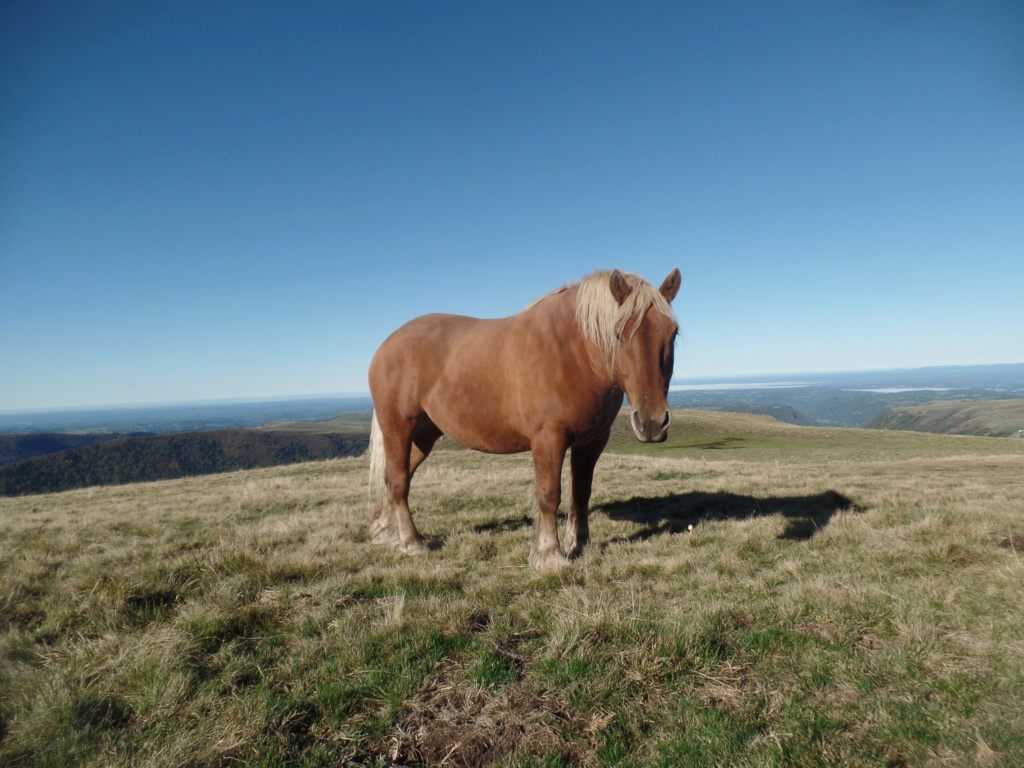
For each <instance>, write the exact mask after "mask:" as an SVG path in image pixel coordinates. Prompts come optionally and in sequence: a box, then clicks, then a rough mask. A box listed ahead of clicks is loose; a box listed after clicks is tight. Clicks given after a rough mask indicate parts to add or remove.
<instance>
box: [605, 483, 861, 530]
mask: <svg viewBox="0 0 1024 768" xmlns="http://www.w3.org/2000/svg"><path fill="white" fill-rule="evenodd" d="M593 511H594V512H598V513H603V514H606V515H608V517H609V518H611V519H612V520H627V521H629V522H631V523H638V524H640V525H643V526H645V527H644V528H643V529H641V530H639V531H637V532H636V533H634V534H633V535H632V536H629V537H627V539H626V540H628V541H646V540H647V539H649V538H651V537H652V536H659V535H662V534H666V533H679V532H682V531H686V530H688V529H689V526H691V525H693V526H696V525H697V524H699V523H702V522H706V521H709V520H749V519H751V518H755V517H768V516H770V515H782V516H783V517H784V518H785V519H786V527H785V529H784V530H783V531H782V533H781V534H779V538H780V539H790V540H794V541H806V540H807V539H810V538H811V537H812V536H814V534H815V533H817V532H818V531H819V530H821V529H822V528H824V527H825V526H826V525H828V524H829V522H830V521H831V520H832V518H833V516H835V514H836V513H838V512H862V511H863V509H862V508H861V507H859V506H858V505H857V504H855V503H854V502H853V501H851V500H850V499H849V498H847V497H846V496H844V495H843V494H841V493H837V492H836V491H825V492H824V493H819V494H817V495H815V496H791V497H775V496H773V497H769V498H759V497H757V496H741V495H739V494H735V493H725V492H719V493H705V492H702V491H691V492H690V493H675V494H672V495H670V496H658V497H642V496H634V497H633V498H632V499H628V500H625V501H611V502H608V503H606V504H600V505H598V506H595V507H594V509H593ZM620 541H621V539H620Z"/></svg>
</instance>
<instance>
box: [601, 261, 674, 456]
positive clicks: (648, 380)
mask: <svg viewBox="0 0 1024 768" xmlns="http://www.w3.org/2000/svg"><path fill="white" fill-rule="evenodd" d="M681 280H682V278H681V276H680V274H679V270H678V269H674V270H672V272H671V274H669V276H668V277H666V278H665V282H664V283H662V284H661V288H659V289H658V293H659V294H660V295H661V298H663V299H664V302H661V301H660V300H656V301H654V302H653V303H652V302H644V304H642V305H641V307H640V309H639V310H638V311H637V312H635V313H632V314H629V315H627V316H626V317H624V318H623V322H622V324H621V326H620V327H619V328H618V329H617V342H618V348H617V350H616V354H615V358H614V359H615V378H616V380H617V382H618V384H619V387H620V388H621V389H622V390H623V391H624V392H625V393H626V397H628V398H629V402H630V405H631V406H632V410H631V412H630V419H629V420H630V424H631V425H632V427H633V432H634V433H635V434H636V438H637V440H639V441H640V442H642V443H661V442H664V441H665V439H666V438H668V424H669V421H670V420H671V418H672V414H671V412H670V411H669V408H668V385H669V382H670V381H671V379H672V364H673V360H674V354H675V342H676V335H677V334H678V332H679V326H678V325H677V323H676V319H675V317H673V315H672V312H671V309H670V308H669V306H668V305H669V303H670V302H671V301H672V300H673V299H674V298H675V297H676V294H677V293H678V292H679V284H680V282H681ZM609 287H610V288H611V292H612V296H613V297H614V298H615V301H617V302H618V303H619V306H620V307H623V308H625V307H626V306H627V302H628V300H629V299H630V295H631V294H632V293H633V292H634V291H635V290H637V289H636V288H634V287H633V286H631V285H630V283H629V282H628V281H627V280H626V278H624V277H623V275H622V273H621V272H619V271H618V270H613V271H612V272H611V274H610V276H609ZM648 290H652V289H650V288H648ZM656 298H657V297H656Z"/></svg>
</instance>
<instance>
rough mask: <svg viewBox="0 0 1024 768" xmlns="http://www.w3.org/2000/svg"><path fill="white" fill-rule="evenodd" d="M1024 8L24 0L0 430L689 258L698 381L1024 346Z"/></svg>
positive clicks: (877, 2) (329, 381) (11, 37)
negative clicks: (39, 414)
mask: <svg viewBox="0 0 1024 768" xmlns="http://www.w3.org/2000/svg"><path fill="white" fill-rule="evenodd" d="M1021 41H1024V3H1021V2H1019V0H1004V1H1003V2H996V1H994V0H973V1H972V2H967V0H964V1H963V2H954V1H953V0H948V1H943V0H933V1H932V0H930V1H928V2H924V1H923V0H919V1H915V0H903V1H901V0H845V1H839V2H825V3H823V2H820V1H818V0H806V1H804V2H788V1H777V2H760V1H758V0H750V1H749V2H730V1H728V0H727V1H725V2H713V3H711V2H700V3H698V2H628V3H627V2H614V3H613V2H591V1H588V2H573V3H568V2H557V1H555V2H552V1H551V0H544V2H501V3H490V2H488V3H481V2H471V1H470V0H467V1H466V2H421V1H419V0H409V1H407V2H389V1H387V0H373V1H371V0H363V1H360V2H342V1H341V0H338V1H335V2H312V1H307V2H279V1H275V2H213V1H210V0H207V1H205V2H194V3H192V2H174V3H167V2H141V1H140V0H130V1H129V0H124V1H123V2H89V3H82V2H74V1H71V0H68V1H66V2H46V1H45V0H42V1H40V0H7V1H6V2H4V3H3V4H2V5H0V410H12V409H21V408H40V409H42V408H51V407H62V406H76V405H94V404H129V403H137V402H163V401H176V400H189V399H204V398H227V397H258V396H278V395H291V394H314V393H341V392H360V391H365V390H366V388H367V385H366V367H367V364H368V362H369V359H370V356H371V355H372V353H373V351H374V349H375V348H376V346H377V345H378V344H379V343H380V342H381V341H382V340H383V339H384V338H385V337H386V336H387V334H388V333H390V332H391V331H392V330H393V329H395V328H396V327H398V326H399V325H400V324H402V323H403V322H405V321H406V320H408V319H409V318H411V317H414V316H416V315H418V314H422V313H425V312H431V311H445V312H456V313H462V314H473V315H480V316H491V317H494V316H502V315H507V314H510V313H512V312H515V311H517V310H518V309H520V308H521V307H522V306H523V305H525V304H526V303H528V302H529V301H530V300H532V299H533V298H535V297H537V296H539V295H541V294H542V293H545V292H547V291H549V290H551V289H553V288H556V287H558V286H560V285H562V284H564V283H566V282H568V281H571V280H573V279H576V278H579V277H581V276H583V275H584V274H587V273H589V272H591V271H592V270H594V269H597V268H608V267H618V268H620V269H626V270H630V271H633V272H638V273H640V274H642V275H644V276H646V277H647V278H648V279H650V280H651V281H652V282H656V283H657V282H659V281H661V280H662V279H663V278H664V277H665V275H666V274H668V272H669V271H670V270H671V269H672V268H673V267H675V266H678V267H679V268H680V269H681V271H682V273H683V288H682V291H681V293H680V295H679V298H678V299H677V300H676V311H677V314H678V316H679V318H680V321H681V326H682V333H683V337H682V340H681V342H680V346H679V350H678V355H677V364H676V375H677V377H693V376H718V375H722V376H724V375H736V374H757V373H786V372H805V371H830V370H854V369H869V368H888V367H913V366H921V365H952V364H976V363H1000V362H1024V43H1022V42H1021Z"/></svg>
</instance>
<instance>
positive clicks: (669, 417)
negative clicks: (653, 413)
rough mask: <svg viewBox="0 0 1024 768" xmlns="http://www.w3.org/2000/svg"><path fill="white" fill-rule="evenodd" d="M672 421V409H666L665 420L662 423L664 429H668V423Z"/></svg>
mask: <svg viewBox="0 0 1024 768" xmlns="http://www.w3.org/2000/svg"><path fill="white" fill-rule="evenodd" d="M671 422H672V411H665V420H664V421H663V422H662V423H661V428H662V429H668V425H669V424H670V423H671Z"/></svg>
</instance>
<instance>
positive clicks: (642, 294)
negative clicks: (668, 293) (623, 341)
mask: <svg viewBox="0 0 1024 768" xmlns="http://www.w3.org/2000/svg"><path fill="white" fill-rule="evenodd" d="M611 274H612V273H611V271H610V270H600V271H598V272H594V273H593V274H591V275H587V276H586V277H584V278H583V279H582V280H580V281H579V283H577V286H578V288H577V293H576V323H577V325H579V327H580V331H581V332H582V333H583V335H584V336H585V337H586V338H588V339H590V340H591V341H592V342H594V343H595V344H596V345H597V346H598V348H599V349H600V350H601V351H602V352H604V354H605V357H606V358H607V360H608V364H609V366H614V364H615V352H616V350H617V349H618V342H619V341H620V337H621V336H622V334H623V333H624V332H625V331H626V326H627V325H628V323H629V321H630V320H631V319H633V318H634V317H641V316H642V315H643V314H644V313H645V312H647V310H648V309H650V308H651V307H654V308H655V309H657V310H658V311H659V312H660V313H661V314H663V315H664V316H665V317H668V318H670V319H671V320H672V321H673V322H675V321H676V316H675V314H674V313H673V312H672V307H671V305H670V304H669V303H668V301H666V300H665V297H664V296H662V295H661V293H660V292H659V291H658V289H657V288H655V287H654V286H653V285H651V284H650V283H649V282H647V281H646V280H644V279H643V278H642V277H640V276H639V275H634V274H633V273H632V272H620V273H619V274H621V275H622V277H623V278H624V279H625V281H626V283H627V284H628V285H629V287H630V288H631V289H632V290H631V291H630V293H629V296H627V297H626V300H625V301H624V302H622V304H619V303H618V302H617V301H616V300H615V297H614V296H613V295H612V292H611V288H610V287H609V281H610V279H611ZM638 328H639V324H634V325H633V327H632V329H631V330H630V338H632V334H634V333H636V331H637V330H638Z"/></svg>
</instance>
